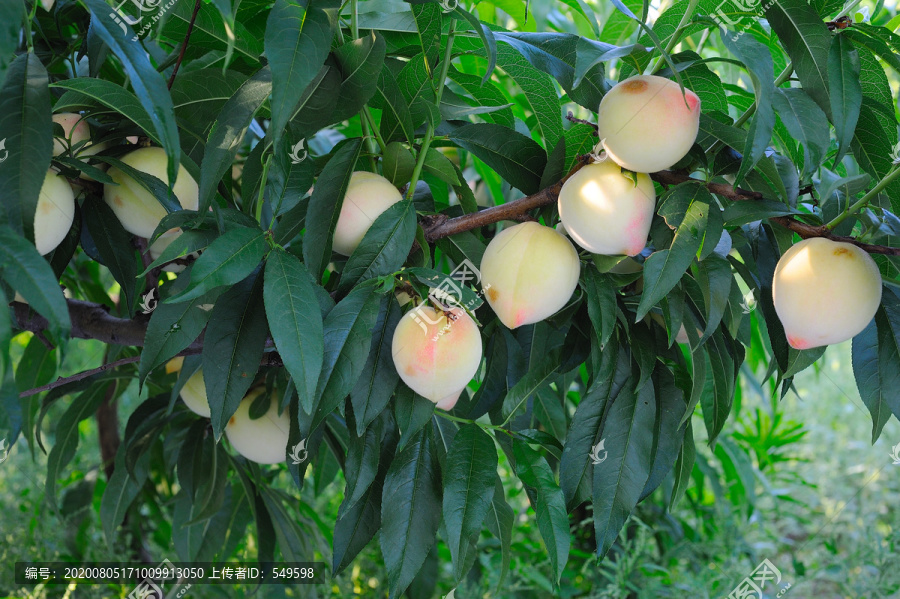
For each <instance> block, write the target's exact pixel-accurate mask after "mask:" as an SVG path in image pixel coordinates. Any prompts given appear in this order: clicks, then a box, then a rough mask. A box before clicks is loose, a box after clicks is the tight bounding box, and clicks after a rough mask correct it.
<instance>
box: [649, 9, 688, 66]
mask: <svg viewBox="0 0 900 599" xmlns="http://www.w3.org/2000/svg"><path fill="white" fill-rule="evenodd" d="M699 3H700V0H690V2H689V3H688V6H687V9H686V10H685V11H684V14H683V15H681V21H680V22H679V23H678V27H676V28H675V31H674V32H673V33H672V37H670V38H669V43H667V44H666V50H665V54H670V53H671V52H672V50H673V49H674V48H675V46H677V45H678V42H679V41H680V40H679V39H678V38H679V37H680V36H681V34H682V33H683V32H684V30H685V29H687V28H688V27H689V26H690V24H691V23H690V21H691V18H692V17H693V16H694V10H695V9H696V8H697V5H698V4H699ZM664 62H665V55H660V57H659V60H657V61H656V64H655V65H654V66H653V69H651V71H650V74H651V75H652V74H653V73H655V72H657V71H658V70H659V69H660V68H662V66H663V63H664Z"/></svg>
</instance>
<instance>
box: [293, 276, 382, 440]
mask: <svg viewBox="0 0 900 599" xmlns="http://www.w3.org/2000/svg"><path fill="white" fill-rule="evenodd" d="M372 283H374V281H370V282H368V283H363V284H361V285H358V286H357V287H355V288H354V289H353V291H351V292H350V293H349V294H348V295H347V297H345V298H344V299H342V300H341V301H340V302H338V304H337V305H336V306H335V307H334V308H332V309H331V312H329V313H328V316H327V317H326V318H325V326H324V336H325V357H324V360H323V362H322V372H321V374H320V375H319V381H318V386H317V387H316V397H317V401H316V405H315V409H314V411H313V413H312V416H313V418H312V424H311V428H310V431H313V430H315V429H316V427H318V426H319V424H320V423H322V422H324V420H325V418H326V417H327V416H328V414H330V413H331V412H332V411H334V409H335V408H337V407H338V406H339V405H341V403H342V402H343V401H344V398H345V397H347V395H348V394H349V393H350V391H351V390H352V389H353V388H354V386H355V385H356V382H357V381H358V380H359V377H360V375H361V374H362V372H363V368H364V367H365V363H366V356H368V355H369V348H370V345H371V342H372V332H373V330H374V328H375V322H376V321H377V319H378V308H379V306H380V303H381V296H380V295H378V294H377V293H376V292H375V285H374V284H372ZM310 431H303V432H310Z"/></svg>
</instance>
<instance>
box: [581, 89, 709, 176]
mask: <svg viewBox="0 0 900 599" xmlns="http://www.w3.org/2000/svg"><path fill="white" fill-rule="evenodd" d="M699 127H700V98H698V97H697V94H695V93H694V92H692V91H691V90H689V89H685V90H684V95H682V94H681V88H680V87H679V86H678V84H677V83H675V82H674V81H671V80H669V79H666V78H664V77H657V76H655V75H637V76H635V77H630V78H628V79H626V80H625V81H622V82H620V83H618V84H617V85H616V86H615V87H613V88H612V89H611V90H609V92H608V93H607V94H606V95H605V96H603V99H602V100H601V101H600V108H599V109H598V110H597V134H598V135H599V137H600V139H601V140H603V145H604V147H605V148H606V151H607V153H608V154H609V156H610V157H611V158H612V159H613V160H615V161H616V163H618V164H619V165H621V166H622V167H624V168H627V169H628V170H631V171H635V172H637V173H655V172H656V171H661V170H664V169H667V168H669V167H671V166H672V165H673V164H675V163H676V162H678V161H679V160H681V159H682V158H684V156H685V155H686V154H687V153H688V151H689V150H690V149H691V146H692V145H693V144H694V140H696V139H697V131H698V129H699Z"/></svg>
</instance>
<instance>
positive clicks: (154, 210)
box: [103, 147, 199, 237]
mask: <svg viewBox="0 0 900 599" xmlns="http://www.w3.org/2000/svg"><path fill="white" fill-rule="evenodd" d="M121 160H122V162H124V163H125V164H127V165H128V166H130V167H132V168H134V169H137V170H139V171H141V172H144V173H147V174H149V175H153V176H154V177H156V178H157V179H159V180H161V181H162V182H163V183H166V182H167V181H168V176H167V175H166V169H167V166H168V163H169V161H168V158H167V157H166V152H165V150H163V149H162V148H156V147H150V148H140V149H137V150H134V151H133V152H130V153H128V154H126V155H125V156H123V157H122V158H121ZM109 176H110V177H112V179H113V181H115V182H116V183H118V185H104V186H103V199H104V200H106V203H107V204H109V206H110V207H111V208H112V209H113V212H115V214H116V216H117V217H118V218H119V221H120V222H121V223H122V226H123V227H125V230H126V231H128V232H129V233H132V234H134V235H137V236H139V237H150V236H151V235H153V231H155V230H156V226H157V225H158V224H159V221H160V220H162V219H163V217H164V216H165V215H166V209H165V208H163V206H162V204H160V203H159V202H158V201H157V200H156V198H155V197H153V195H152V194H151V193H150V192H149V191H147V190H146V189H144V188H143V187H142V186H141V184H140V183H138V182H137V181H135V180H134V179H132V178H131V177H129V176H128V175H126V174H125V173H123V172H122V171H121V170H119V169H117V168H115V167H113V168H110V169H109ZM173 191H174V192H175V198H176V199H177V200H178V203H179V204H181V207H182V208H184V209H186V210H196V209H197V205H198V195H199V188H198V187H197V182H196V181H194V178H193V177H191V175H190V173H188V172H187V170H186V169H185V168H184V166H179V168H178V176H177V177H176V179H175V185H174V187H173Z"/></svg>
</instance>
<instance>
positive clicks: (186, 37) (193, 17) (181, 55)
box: [169, 0, 202, 89]
mask: <svg viewBox="0 0 900 599" xmlns="http://www.w3.org/2000/svg"><path fill="white" fill-rule="evenodd" d="M201 2H202V0H197V1H196V2H195V3H194V12H193V14H191V21H190V23H188V28H187V33H185V34H184V42H182V44H181V52H179V53H178V60H176V61H175V68H173V69H172V76H171V77H169V89H172V84H173V83H175V75H177V74H178V67H180V66H181V61H182V60H184V52H185V50H187V47H188V42H189V41H190V39H191V34H192V33H193V32H194V21H196V20H197V13H198V12H200V4H201Z"/></svg>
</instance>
